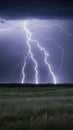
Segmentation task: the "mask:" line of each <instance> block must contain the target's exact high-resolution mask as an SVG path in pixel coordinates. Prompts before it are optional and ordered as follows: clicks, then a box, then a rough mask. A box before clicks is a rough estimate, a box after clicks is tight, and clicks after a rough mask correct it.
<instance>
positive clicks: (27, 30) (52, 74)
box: [21, 21, 57, 84]
mask: <svg viewBox="0 0 73 130" xmlns="http://www.w3.org/2000/svg"><path fill="white" fill-rule="evenodd" d="M27 23H28V21H26V22H24V31H25V32H26V38H27V45H28V48H29V54H30V56H31V59H32V60H33V62H34V63H35V80H36V84H37V83H38V64H37V61H36V60H35V59H34V56H33V53H32V51H31V44H30V42H34V43H36V44H37V47H38V48H39V49H40V51H42V52H43V53H44V55H45V59H44V62H45V64H46V65H47V67H48V70H49V71H50V74H51V76H52V78H53V82H54V84H56V83H57V81H56V76H55V75H54V72H53V71H52V68H51V65H50V64H49V63H48V61H47V60H48V56H49V53H47V52H46V50H45V48H43V47H41V46H40V43H39V42H38V41H37V40H34V39H32V32H31V31H30V30H29V29H28V27H27ZM25 65H26V62H25V63H24V65H23V67H22V74H23V78H22V82H21V83H23V81H24V77H25V76H24V75H25V74H24V68H25Z"/></svg>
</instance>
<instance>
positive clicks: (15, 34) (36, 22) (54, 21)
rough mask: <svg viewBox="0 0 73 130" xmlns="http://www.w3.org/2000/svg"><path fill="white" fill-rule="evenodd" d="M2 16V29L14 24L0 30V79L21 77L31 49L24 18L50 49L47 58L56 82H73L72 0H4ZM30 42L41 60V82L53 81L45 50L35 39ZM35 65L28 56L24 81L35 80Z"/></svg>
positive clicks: (11, 80) (7, 80) (16, 80)
mask: <svg viewBox="0 0 73 130" xmlns="http://www.w3.org/2000/svg"><path fill="white" fill-rule="evenodd" d="M0 19H1V20H0V29H1V30H3V29H8V28H9V29H10V28H13V29H12V30H11V31H3V32H2V31H0V83H21V81H22V78H23V73H22V67H23V65H24V63H25V62H24V61H25V58H26V56H27V53H28V51H29V48H28V45H27V37H26V31H25V30H23V23H24V21H25V20H28V24H27V27H28V29H29V30H30V31H31V33H32V39H34V40H37V41H39V44H40V46H41V47H43V48H45V50H46V52H47V53H49V57H48V58H47V62H48V63H49V64H50V65H51V70H52V72H53V74H54V76H55V77H56V81H57V83H73V35H72V34H73V3H72V2H71V1H64V0H63V1H62V0H61V1H57V0H54V1H53V0H50V1H48V0H37V1H35V0H27V1H26V0H25V1H17V0H15V1H7V0H6V1H3V0H2V1H1V3H0ZM21 23H22V24H21ZM52 25H53V26H52ZM50 26H52V27H50ZM49 27H50V28H49ZM30 45H31V50H32V53H33V55H34V58H35V59H36V61H37V64H38V72H39V74H38V80H39V82H38V83H54V82H53V76H52V74H51V73H50V71H48V66H47V65H46V64H45V62H44V58H45V55H44V53H43V52H41V51H40V49H39V48H38V47H37V45H36V43H35V42H33V43H31V42H30ZM62 62H63V63H62ZM34 68H35V64H34V63H33V61H32V59H31V57H30V56H28V58H27V61H26V67H25V69H24V73H25V80H24V83H36V82H35V71H34Z"/></svg>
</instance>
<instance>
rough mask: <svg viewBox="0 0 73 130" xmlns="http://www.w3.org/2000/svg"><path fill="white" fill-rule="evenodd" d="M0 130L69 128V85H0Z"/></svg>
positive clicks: (72, 122)
mask: <svg viewBox="0 0 73 130" xmlns="http://www.w3.org/2000/svg"><path fill="white" fill-rule="evenodd" d="M0 130H73V88H67V89H66V88H59V89H58V88H57V89H55V88H52V89H50V88H22V87H21V88H19V87H18V88H0Z"/></svg>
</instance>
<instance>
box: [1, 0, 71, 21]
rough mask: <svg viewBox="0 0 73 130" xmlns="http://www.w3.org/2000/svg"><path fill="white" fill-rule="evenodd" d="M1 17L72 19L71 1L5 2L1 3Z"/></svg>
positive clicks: (35, 0)
mask: <svg viewBox="0 0 73 130" xmlns="http://www.w3.org/2000/svg"><path fill="white" fill-rule="evenodd" d="M0 16H2V17H5V18H12V19H13V18H26V17H40V18H53V17H55V18H56V17H60V18H72V17H73V2H72V1H70V0H66V1H65V0H58V1H57V0H24V1H21V0H5V1H3V0H2V1H0Z"/></svg>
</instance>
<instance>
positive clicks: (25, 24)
mask: <svg viewBox="0 0 73 130" xmlns="http://www.w3.org/2000/svg"><path fill="white" fill-rule="evenodd" d="M28 22H29V20H27V21H22V23H23V27H21V28H22V29H23V31H24V32H25V33H26V39H27V40H26V44H27V46H28V53H27V55H26V57H25V58H24V61H23V66H22V79H21V83H22V84H23V83H25V76H26V75H25V67H26V63H27V58H28V57H30V58H31V60H32V61H33V63H34V65H35V67H34V71H35V83H36V84H38V83H39V72H38V67H39V65H38V63H37V60H36V59H35V57H34V54H33V52H32V46H31V42H32V43H35V44H36V45H37V48H38V49H39V50H40V51H41V52H42V53H43V54H44V63H45V65H46V66H47V67H48V72H50V74H51V76H52V80H53V83H54V84H56V83H57V79H56V76H55V74H54V72H53V70H52V67H51V64H50V63H48V57H49V55H50V54H49V53H48V52H47V51H46V49H45V48H44V47H42V46H41V45H40V42H39V41H38V40H35V39H32V35H33V32H32V31H30V29H29V27H28ZM37 26H38V27H40V28H41V27H42V28H47V29H50V28H54V27H57V28H59V29H60V30H61V31H62V32H64V33H65V34H66V35H67V36H69V37H71V36H73V34H70V33H68V31H66V30H65V29H64V28H63V27H62V26H61V25H59V24H53V25H50V26H48V25H44V26H42V25H37ZM16 27H17V26H16V25H15V26H12V27H9V28H5V29H4V28H3V29H1V28H0V32H7V31H12V30H14V29H16ZM44 38H45V39H47V40H49V41H53V42H54V43H55V44H56V45H57V47H58V48H59V49H60V50H61V52H62V53H61V57H60V58H61V65H60V67H59V72H60V71H61V69H62V66H63V55H64V49H63V48H62V47H61V46H60V45H59V44H58V43H57V41H56V39H52V38H47V37H44ZM19 65H20V64H19Z"/></svg>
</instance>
